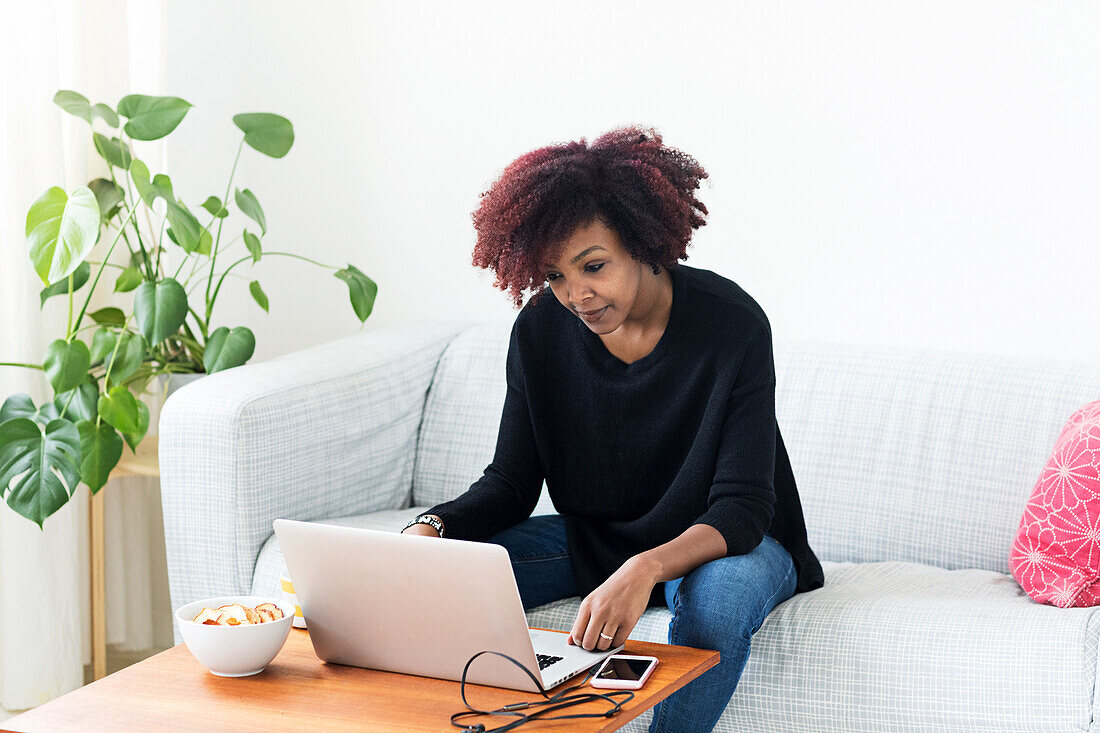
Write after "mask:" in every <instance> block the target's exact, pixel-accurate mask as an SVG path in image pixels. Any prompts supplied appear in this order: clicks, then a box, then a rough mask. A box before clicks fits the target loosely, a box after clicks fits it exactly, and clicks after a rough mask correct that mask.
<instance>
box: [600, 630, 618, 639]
mask: <svg viewBox="0 0 1100 733" xmlns="http://www.w3.org/2000/svg"><path fill="white" fill-rule="evenodd" d="M600 636H602V637H603V638H605V639H607V640H608V641H614V640H615V637H614V636H608V635H607V634H605V633H603V632H602V631H601V632H600Z"/></svg>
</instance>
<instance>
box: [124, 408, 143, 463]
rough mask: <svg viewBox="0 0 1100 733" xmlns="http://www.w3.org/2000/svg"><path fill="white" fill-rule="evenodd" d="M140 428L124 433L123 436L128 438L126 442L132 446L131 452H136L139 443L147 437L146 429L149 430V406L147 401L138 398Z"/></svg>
mask: <svg viewBox="0 0 1100 733" xmlns="http://www.w3.org/2000/svg"><path fill="white" fill-rule="evenodd" d="M137 409H138V429H137V430H135V431H134V432H132V433H123V434H122V437H123V438H124V439H125V440H126V444H127V445H129V446H130V452H131V453H133V452H136V451H137V447H138V443H140V442H141V439H142V438H144V437H145V433H146V431H148V430H149V408H148V407H146V406H145V403H144V402H142V401H140V400H138V403H137Z"/></svg>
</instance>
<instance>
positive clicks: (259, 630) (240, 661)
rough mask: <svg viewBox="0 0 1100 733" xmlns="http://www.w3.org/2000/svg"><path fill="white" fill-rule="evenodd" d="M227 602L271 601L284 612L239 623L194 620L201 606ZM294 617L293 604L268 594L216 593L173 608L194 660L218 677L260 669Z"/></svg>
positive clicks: (281, 641)
mask: <svg viewBox="0 0 1100 733" xmlns="http://www.w3.org/2000/svg"><path fill="white" fill-rule="evenodd" d="M228 603H239V604H241V605H242V606H248V607H250V608H251V607H255V606H257V605H259V604H261V603H274V604H275V605H276V606H278V607H279V609H280V610H281V611H282V612H283V617H282V618H281V619H277V620H275V621H265V622H263V623H260V624H241V625H240V626H221V625H214V624H200V623H196V622H195V621H194V618H195V616H197V615H198V614H199V611H201V610H202V609H203V608H217V607H218V606H224V605H226V604H228ZM293 618H294V607H293V606H288V605H287V603H286V601H284V600H282V599H275V598H270V597H268V596H218V597H217V598H205V599H203V600H201V601H194V602H193V603H188V604H186V605H184V606H180V607H179V608H178V609H177V610H176V623H177V624H179V627H180V634H181V635H182V636H183V643H184V644H186V645H187V648H188V649H189V650H190V651H191V653H192V654H193V655H194V656H195V659H197V660H199V662H201V663H202V665H203V666H205V667H206V668H207V669H208V670H210V672H211V673H212V674H216V675H218V676H219V677H247V676H248V675H250V674H257V673H259V672H262V671H263V670H264V667H266V666H267V665H268V664H269V663H270V662H271V660H272V659H274V658H275V655H276V654H278V653H279V650H280V649H282V648H283V644H285V643H286V637H287V636H288V635H289V634H290V622H291V621H292V620H293Z"/></svg>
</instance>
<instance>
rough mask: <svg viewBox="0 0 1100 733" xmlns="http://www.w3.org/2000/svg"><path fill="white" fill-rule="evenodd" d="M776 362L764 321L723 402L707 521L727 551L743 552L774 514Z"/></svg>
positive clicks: (704, 518) (703, 521) (702, 521)
mask: <svg viewBox="0 0 1100 733" xmlns="http://www.w3.org/2000/svg"><path fill="white" fill-rule="evenodd" d="M775 434H776V421H775V365H774V362H773V357H772V343H771V328H770V326H769V325H768V324H767V321H763V322H761V325H760V327H759V328H758V329H757V330H756V332H755V333H754V334H753V335H752V337H751V338H750V339H749V342H748V345H747V348H746V351H745V356H744V358H743V359H742V361H741V366H740V368H739V370H738V373H737V376H736V377H735V379H734V383H733V388H732V390H731V391H730V395H729V398H728V400H727V402H726V414H725V418H724V419H723V421H722V428H721V433H720V435H719V443H718V456H717V460H716V462H715V469H714V480H713V483H712V484H711V488H710V494H709V496H708V498H707V510H706V511H705V512H704V513H703V515H702V516H701V517H699V519H697V520H696V521H695V524H708V525H710V526H712V527H714V528H715V529H717V530H718V531H719V532H721V533H722V536H723V537H724V538H725V540H726V556H727V557H728V556H730V555H743V554H745V553H748V552H751V551H752V549H753V548H755V547H756V546H757V545H759V544H760V542H761V541H762V540H763V539H764V532H765V531H767V529H768V527H769V526H770V525H771V520H772V516H773V515H774V514H775Z"/></svg>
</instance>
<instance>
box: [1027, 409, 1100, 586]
mask: <svg viewBox="0 0 1100 733" xmlns="http://www.w3.org/2000/svg"><path fill="white" fill-rule="evenodd" d="M1008 562H1009V567H1010V568H1011V569H1012V577H1014V578H1016V582H1017V583H1019V584H1020V587H1021V588H1023V589H1024V592H1025V593H1027V594H1028V595H1029V596H1031V597H1032V598H1033V599H1035V600H1036V601H1038V602H1040V603H1049V604H1051V605H1054V606H1058V607H1060V608H1070V607H1081V606H1095V605H1100V400H1098V401H1096V402H1090V403H1089V404H1087V405H1085V406H1084V407H1082V408H1081V409H1080V410H1078V411H1077V412H1075V413H1073V416H1072V417H1071V418H1070V419H1069V422H1067V423H1066V426H1065V427H1064V428H1063V429H1062V434H1061V435H1059V436H1058V442H1057V443H1055V444H1054V453H1053V455H1051V457H1050V460H1049V461H1047V465H1046V468H1044V469H1043V472H1042V474H1041V475H1040V476H1039V481H1038V483H1036V484H1035V488H1034V489H1033V490H1032V492H1031V498H1030V499H1029V500H1028V502H1027V508H1026V509H1024V516H1023V518H1022V519H1020V527H1019V529H1017V531H1016V541H1015V542H1014V543H1013V544H1012V552H1011V553H1010V555H1009V561H1008Z"/></svg>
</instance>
